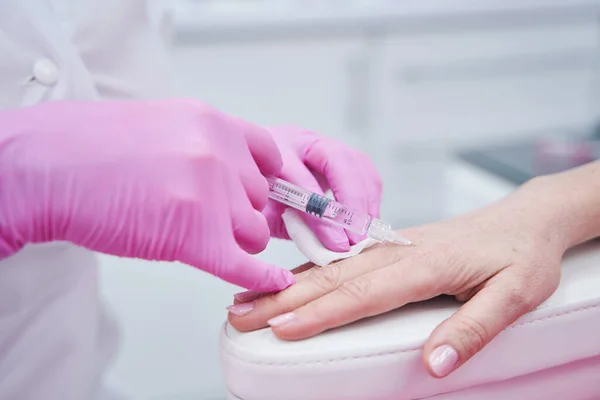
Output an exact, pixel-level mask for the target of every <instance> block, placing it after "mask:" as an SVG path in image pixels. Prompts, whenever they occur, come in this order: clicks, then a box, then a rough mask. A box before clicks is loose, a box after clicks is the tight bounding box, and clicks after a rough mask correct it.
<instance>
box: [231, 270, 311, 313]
mask: <svg viewBox="0 0 600 400" xmlns="http://www.w3.org/2000/svg"><path fill="white" fill-rule="evenodd" d="M314 266H315V264H313V263H311V262H307V263H306V264H302V265H301V266H299V267H296V268H294V269H292V270H291V272H292V274H294V275H295V277H296V279H298V274H301V273H302V272H304V271H308V270H310V269H312V268H314ZM274 294H275V293H274V292H254V291H252V290H247V291H244V292H240V293H236V294H234V295H233V304H234V305H236V304H241V303H249V302H252V301H255V300H257V299H260V298H261V297H266V296H271V295H274Z"/></svg>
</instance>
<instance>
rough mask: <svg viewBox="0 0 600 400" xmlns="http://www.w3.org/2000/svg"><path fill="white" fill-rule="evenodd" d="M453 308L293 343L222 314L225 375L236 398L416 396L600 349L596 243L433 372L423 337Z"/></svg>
mask: <svg viewBox="0 0 600 400" xmlns="http://www.w3.org/2000/svg"><path fill="white" fill-rule="evenodd" d="M458 307H459V304H458V303H456V302H454V301H451V300H450V299H434V300H432V301H429V302H424V303H420V304H412V305H409V306H406V307H403V308H401V309H398V310H396V311H393V312H390V313H387V314H384V315H380V316H378V317H375V318H371V319H368V320H363V321H360V322H357V323H354V324H351V325H348V326H345V327H342V328H339V329H335V330H332V331H329V332H325V333H323V334H321V335H318V336H316V337H313V338H310V339H306V340H302V341H296V342H286V341H282V340H279V339H277V338H276V337H275V336H274V335H273V334H272V333H271V331H270V329H263V330H259V331H255V332H250V333H240V332H238V331H236V330H235V329H234V328H232V327H231V326H230V325H229V324H227V323H226V324H225V325H224V327H223V330H222V332H221V342H220V346H221V359H222V368H223V373H224V377H225V383H226V385H227V387H228V389H229V391H230V392H231V394H233V395H235V396H237V397H238V398H240V399H242V400H281V399H285V400H317V399H318V400H352V399H356V400H359V399H360V400H390V399H393V400H404V399H420V398H427V397H429V396H433V395H435V394H438V393H446V392H453V391H459V390H462V389H464V388H468V387H472V386H475V385H482V384H489V383H491V382H498V381H502V380H506V379H510V378H515V377H519V376H523V375H525V374H529V373H532V372H536V371H541V370H544V369H548V368H552V367H557V366H561V365H564V364H566V363H569V362H573V361H577V360H583V359H585V358H590V357H593V356H597V355H600V245H599V244H598V243H597V242H594V243H590V244H588V245H585V246H582V247H580V248H578V249H576V250H573V251H571V252H570V253H568V254H567V256H566V257H565V261H564V263H563V276H562V280H561V284H560V286H559V288H558V290H557V291H556V292H555V294H554V295H553V296H552V297H551V298H550V299H548V301H546V302H545V303H544V304H542V305H541V306H540V307H538V309H537V310H534V311H533V312H531V313H529V314H527V315H525V316H524V317H522V318H521V319H520V320H519V321H517V322H516V323H515V324H514V325H513V326H511V327H509V328H508V329H506V330H505V331H503V332H502V333H501V334H500V335H499V336H498V337H497V338H496V339H495V340H494V341H492V343H490V344H489V345H488V346H487V347H486V348H485V349H484V350H483V351H482V352H480V353H479V354H478V355H477V356H475V357H474V358H473V359H472V360H470V361H469V362H467V363H466V364H465V365H463V366H462V368H460V369H459V370H458V371H456V372H455V373H453V374H451V375H450V376H448V377H447V378H444V379H434V378H431V377H430V376H429V375H427V373H426V371H425V370H424V368H423V366H422V363H421V346H422V345H423V344H424V342H425V340H426V339H427V337H428V336H429V334H430V333H431V331H432V330H433V329H434V328H435V326H436V325H438V324H439V323H440V322H442V321H443V320H444V319H445V318H447V317H449V316H450V315H451V314H452V313H454V312H455V311H456V310H457V308H458ZM597 376H600V371H598V375H597ZM540 390H543V388H542V387H541V388H540ZM232 398H235V397H233V396H232ZM550 398H551V397H550Z"/></svg>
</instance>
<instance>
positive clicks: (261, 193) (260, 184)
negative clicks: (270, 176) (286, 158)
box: [239, 156, 269, 211]
mask: <svg viewBox="0 0 600 400" xmlns="http://www.w3.org/2000/svg"><path fill="white" fill-rule="evenodd" d="M239 176H240V180H241V182H242V185H243V188H244V191H245V194H246V197H247V198H248V200H250V204H251V205H252V207H253V208H254V209H255V210H257V211H262V210H264V209H265V207H266V206H267V202H268V201H269V182H268V181H267V180H266V179H265V177H264V176H262V175H261V174H260V171H259V170H258V167H257V166H256V165H255V164H254V161H253V160H252V158H251V157H250V156H248V162H247V163H244V167H243V169H242V170H241V171H239Z"/></svg>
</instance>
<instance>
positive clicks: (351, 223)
mask: <svg viewBox="0 0 600 400" xmlns="http://www.w3.org/2000/svg"><path fill="white" fill-rule="evenodd" d="M267 180H268V182H269V190H270V193H269V197H270V198H271V199H273V200H275V201H277V202H280V203H282V204H285V205H287V206H290V207H293V208H295V209H297V210H300V211H303V212H305V213H308V214H311V215H314V216H316V217H319V218H321V219H322V220H325V221H327V222H330V223H332V224H334V225H338V226H341V227H342V228H344V229H346V230H349V231H352V232H355V233H358V234H360V235H364V234H366V233H367V231H368V229H369V225H370V224H371V216H370V215H369V214H367V213H365V212H362V211H359V210H356V209H353V208H349V207H347V206H345V205H343V204H340V203H338V202H337V201H335V200H333V199H330V198H328V197H325V196H323V195H320V194H318V193H313V192H311V191H308V190H305V189H302V188H301V187H298V186H296V185H294V184H291V183H289V182H286V181H284V180H282V179H279V178H275V177H267Z"/></svg>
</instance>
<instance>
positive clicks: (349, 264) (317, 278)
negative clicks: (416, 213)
mask: <svg viewBox="0 0 600 400" xmlns="http://www.w3.org/2000/svg"><path fill="white" fill-rule="evenodd" d="M398 249H400V248H399V247H397V246H377V247H374V248H372V249H368V250H367V251H365V252H363V253H361V254H359V255H357V256H355V257H352V258H348V259H345V260H342V261H339V262H337V263H334V264H330V265H328V266H327V267H324V268H313V269H306V270H303V269H304V268H308V267H309V266H310V264H308V265H305V266H303V267H300V269H299V270H298V271H297V272H298V275H296V284H295V285H294V286H292V287H290V288H289V289H287V290H284V291H282V292H280V293H278V294H276V295H274V296H266V297H261V298H259V299H253V300H255V302H254V304H252V308H253V311H252V312H251V313H244V314H243V315H239V314H236V312H235V311H236V309H234V310H233V311H232V310H231V309H230V311H231V313H230V314H229V322H230V323H231V324H232V325H233V326H234V327H235V328H236V329H238V330H240V331H244V332H245V331H251V330H255V329H260V328H264V327H265V326H267V325H268V324H267V321H268V320H270V319H271V318H274V317H276V316H278V315H281V314H285V313H287V312H290V311H292V310H295V309H297V308H299V307H302V306H304V305H306V304H308V303H310V302H311V301H313V300H316V299H318V298H320V297H322V296H325V295H327V294H328V293H331V292H333V291H335V290H336V289H337V288H339V287H340V286H342V285H344V284H345V283H346V282H348V281H350V280H352V279H355V278H357V277H359V276H362V275H364V274H367V273H369V272H371V271H374V270H377V269H379V268H385V266H387V265H390V264H393V263H394V262H396V261H398V260H399V259H400V258H402V257H404V256H405V254H406V253H405V252H404V251H398ZM402 250H409V249H408V248H402ZM248 301H252V300H248Z"/></svg>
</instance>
